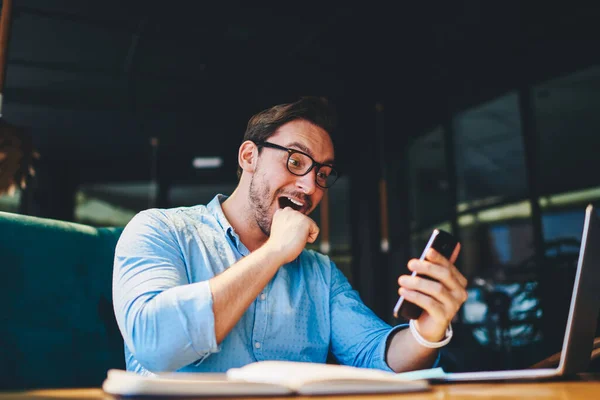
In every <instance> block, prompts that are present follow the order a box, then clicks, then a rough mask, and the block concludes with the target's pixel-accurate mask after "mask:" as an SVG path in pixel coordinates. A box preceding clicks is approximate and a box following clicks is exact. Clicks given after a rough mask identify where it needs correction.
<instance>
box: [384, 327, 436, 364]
mask: <svg viewBox="0 0 600 400" xmlns="http://www.w3.org/2000/svg"><path fill="white" fill-rule="evenodd" d="M406 328H408V324H400V325H396V326H394V327H393V328H392V329H390V331H389V332H388V334H387V335H386V337H385V340H382V342H381V344H380V348H379V349H378V351H377V354H379V355H380V359H379V364H380V365H381V366H377V367H376V368H379V369H383V370H386V371H391V372H395V371H394V370H393V369H391V368H390V366H389V365H388V363H387V349H388V345H389V342H390V340H392V338H393V337H394V335H395V334H396V333H397V332H399V331H401V330H403V329H406ZM441 354H442V352H441V351H438V354H437V357H436V358H435V362H434V363H433V365H432V366H431V368H437V367H439V364H440V356H441Z"/></svg>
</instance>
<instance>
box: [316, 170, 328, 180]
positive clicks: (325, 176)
mask: <svg viewBox="0 0 600 400" xmlns="http://www.w3.org/2000/svg"><path fill="white" fill-rule="evenodd" d="M328 176H329V175H327V174H326V173H324V172H319V173H318V174H317V177H318V178H319V179H323V180H327V177H328Z"/></svg>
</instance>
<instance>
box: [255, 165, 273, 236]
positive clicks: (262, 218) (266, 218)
mask: <svg viewBox="0 0 600 400" xmlns="http://www.w3.org/2000/svg"><path fill="white" fill-rule="evenodd" d="M257 177H258V174H256V173H255V174H254V175H253V176H252V180H251V181H250V189H249V194H248V197H249V198H250V205H251V207H252V211H254V220H255V221H256V224H257V225H258V227H259V228H260V230H261V231H262V233H264V234H265V236H270V235H271V224H272V223H273V218H272V217H271V216H270V215H269V206H270V205H271V204H272V201H271V202H269V200H268V199H269V198H270V197H271V196H270V193H269V192H270V191H271V189H270V187H269V185H268V184H267V183H266V182H265V181H264V180H262V181H263V185H262V188H261V187H256V186H257V185H255V182H254V179H255V178H257ZM258 186H260V185H258ZM275 197H276V196H273V199H274V198H275Z"/></svg>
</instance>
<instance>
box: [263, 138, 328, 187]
mask: <svg viewBox="0 0 600 400" xmlns="http://www.w3.org/2000/svg"><path fill="white" fill-rule="evenodd" d="M254 144H256V145H257V146H258V147H268V148H271V149H277V150H282V151H287V153H288V159H287V162H286V166H287V169H288V171H290V173H292V174H293V175H296V176H304V175H306V174H308V173H309V172H310V171H312V169H313V168H316V171H317V174H316V178H315V183H316V184H317V185H319V186H320V187H322V188H324V189H327V188H330V187H331V186H333V184H334V183H335V181H336V180H337V178H338V176H339V174H338V172H337V170H336V169H335V168H334V167H333V165H330V164H321V163H318V162H316V161H315V160H314V159H313V158H312V157H311V156H309V155H308V154H306V153H304V152H302V151H300V150H296V149H290V148H288V147H283V146H280V145H278V144H275V143H271V142H254Z"/></svg>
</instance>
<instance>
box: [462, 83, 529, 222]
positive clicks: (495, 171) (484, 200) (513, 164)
mask: <svg viewBox="0 0 600 400" xmlns="http://www.w3.org/2000/svg"><path fill="white" fill-rule="evenodd" d="M453 127H454V143H455V151H456V173H457V191H458V193H457V196H458V202H459V204H458V205H457V210H458V211H459V212H461V211H465V210H468V209H471V208H474V207H481V206H486V205H488V206H489V205H491V204H497V203H501V202H503V201H505V200H506V199H508V198H524V197H525V196H526V195H527V181H526V174H525V157H524V150H523V138H522V135H521V120H520V113H519V102H518V96H517V93H516V92H511V93H509V94H507V95H505V96H502V97H500V98H497V99H495V100H492V101H490V102H488V103H485V104H483V105H481V106H478V107H476V108H474V109H472V110H469V111H466V112H464V113H461V114H458V115H457V116H456V118H454V121H453Z"/></svg>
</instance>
